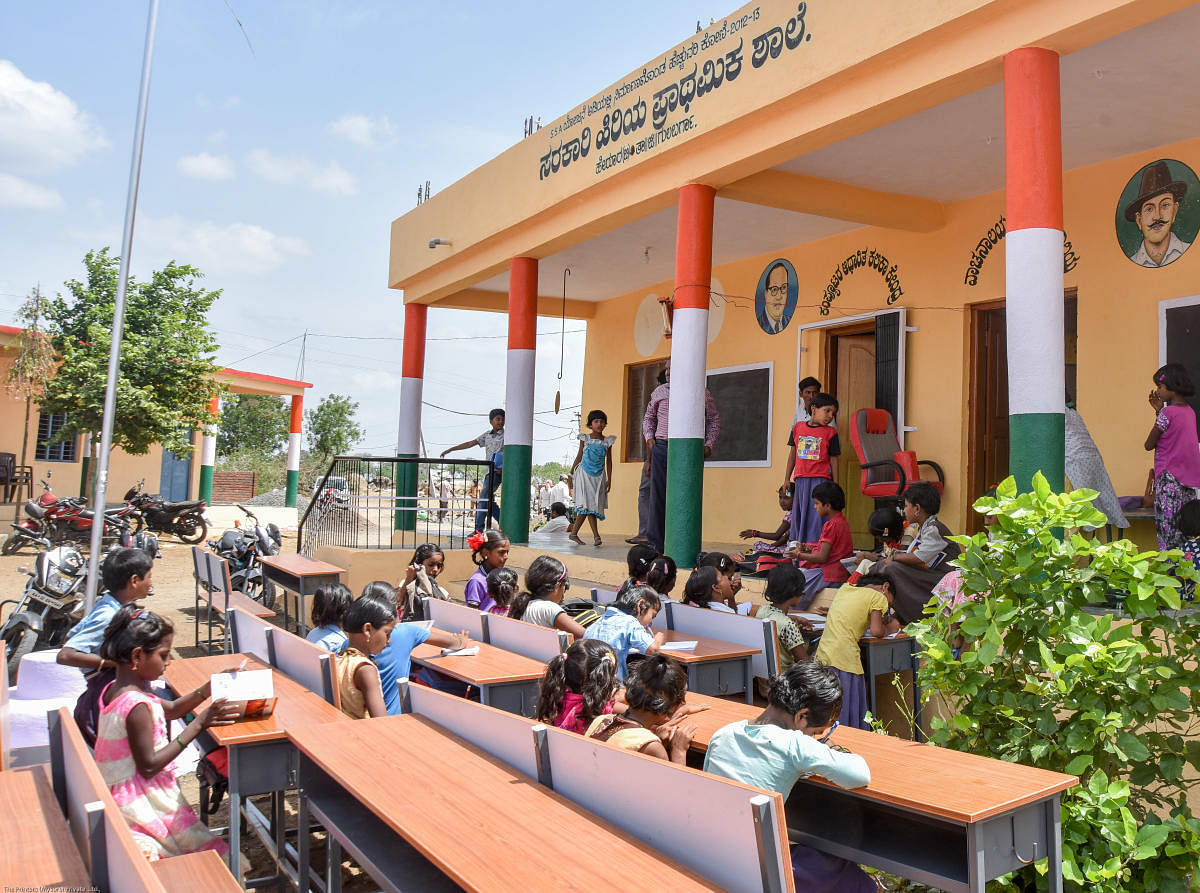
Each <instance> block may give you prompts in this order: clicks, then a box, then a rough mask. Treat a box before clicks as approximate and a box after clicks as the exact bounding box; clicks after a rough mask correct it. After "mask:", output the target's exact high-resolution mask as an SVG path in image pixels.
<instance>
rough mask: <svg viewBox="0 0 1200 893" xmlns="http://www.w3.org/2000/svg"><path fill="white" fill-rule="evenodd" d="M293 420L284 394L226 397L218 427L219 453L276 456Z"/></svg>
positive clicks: (285, 439)
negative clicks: (283, 397)
mask: <svg viewBox="0 0 1200 893" xmlns="http://www.w3.org/2000/svg"><path fill="white" fill-rule="evenodd" d="M290 422H291V416H290V410H289V408H288V405H287V403H285V402H284V400H283V399H282V398H280V397H270V396H264V395H260V394H239V395H234V396H230V397H227V398H225V399H224V400H223V401H222V405H221V421H220V426H219V428H218V429H217V455H218V456H232V455H233V454H234V453H239V452H242V451H247V452H254V453H258V454H261V455H263V456H274V455H276V454H277V453H279V452H280V450H281V449H282V448H283V445H284V444H285V443H286V442H287V437H288V427H289V425H290Z"/></svg>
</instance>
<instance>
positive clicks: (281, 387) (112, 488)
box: [0, 326, 312, 506]
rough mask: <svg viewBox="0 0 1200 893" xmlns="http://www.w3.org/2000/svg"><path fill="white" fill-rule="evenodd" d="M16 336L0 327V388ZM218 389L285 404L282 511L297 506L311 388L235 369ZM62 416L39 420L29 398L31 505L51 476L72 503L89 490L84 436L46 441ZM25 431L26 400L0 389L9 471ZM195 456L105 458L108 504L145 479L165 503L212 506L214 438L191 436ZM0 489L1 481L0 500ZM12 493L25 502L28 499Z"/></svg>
mask: <svg viewBox="0 0 1200 893" xmlns="http://www.w3.org/2000/svg"><path fill="white" fill-rule="evenodd" d="M20 332H21V330H20V329H19V328H16V327H14V326H0V383H3V382H5V381H7V380H8V369H9V366H10V365H11V364H12V362H13V359H14V358H15V357H16V353H17V339H18V336H19V334H20ZM215 378H216V380H217V382H218V383H219V384H221V385H223V386H225V387H226V388H227V389H228V392H229V393H232V394H263V395H269V396H275V397H290V398H291V411H292V414H291V432H292V433H291V435H290V438H289V442H288V466H287V467H288V474H287V504H288V505H289V506H295V505H296V494H297V489H298V481H299V477H300V433H301V422H302V420H303V417H304V390H305V389H306V388H311V387H312V385H311V384H309V383H308V382H304V381H293V380H291V379H287V378H276V377H275V376H273V375H263V374H261V373H258V372H244V371H242V370H240V369H222V370H220V371H219V372H218V373H217V374H216V376H215ZM210 409H211V411H212V413H213V416H214V418H215V417H216V415H217V413H218V412H219V410H220V399H219V398H217V399H214V400H213V402H212V404H211V406H210ZM65 422H66V418H65V416H62V415H58V414H54V413H43V412H41V411H40V410H39V409H38V406H37V399H36V398H35V399H34V402H33V405H32V407H31V408H30V413H29V427H28V450H27V456H26V460H25V461H26V467H27V468H29V469H30V471H31V474H30V478H31V483H32V492H33V496H34V498H36V497H37V496H38V494H39V493H40V492H41V488H40V486H39V484H38V482H39V481H40V480H42V479H44V478H46V477H47V473H48V472H49V473H50V485H51V486H52V487H53V488H54V492H55V493H56V494H58V495H59V496H78V495H79V494H80V493H82V492H84V490H85V487H90V483H88V481H89V471H88V468H89V462H90V457H89V455H88V446H89V444H88V442H87V439H86V438H85V437H83V436H76V437H75V438H74V439H70V440H64V441H58V442H52V438H53V437H54V435H55V434H57V433H58V431H59V430H60V429H61V428H62V426H63V425H64V424H65ZM24 429H25V400H24V399H23V398H22V397H20V396H19V395H17V394H15V393H13V392H12V391H9V390H6V389H0V455H3V454H5V453H10V454H12V456H13V457H14V461H15V464H20V461H21V444H22V440H23V439H24V438H23V431H24ZM192 443H193V446H194V447H195V451H194V452H193V453H192V454H191V455H188V456H177V455H175V454H174V453H172V452H171V451H170V450H168V449H165V448H164V447H162V446H160V445H155V446H154V447H152V448H151V449H150V452H148V453H146V454H145V455H141V456H135V455H131V454H129V453H126V452H125V451H124V450H122V449H120V448H119V447H118V448H115V449H114V450H113V451H112V455H111V456H110V458H109V482H110V483H109V488H108V496H109V501H112V500H117V499H119V498H120V496H121V494H123V493H124V492H125V491H126V490H128V489H129V488H130V487H132V486H133V485H134V484H136V483H137V482H138V481H140V480H142V479H145V481H146V485H145V486H146V492H148V493H161V494H162V497H163V498H164V499H166V500H168V501H182V500H187V499H203V500H204V501H206V502H211V501H212V482H213V467H214V465H215V464H216V455H217V438H216V431H215V430H213V431H210V432H202V431H197V432H194V433H193V435H192ZM3 488H4V484H3V483H2V482H0V495H3ZM29 492H30V491H29V489H28V488H23V489H22V490H21V494H20V495H18V494H15V493H14V494H12V495H13V496H14V500H7V501H18V502H19V501H23V500H24V499H25V498H26V497H27V496H28V494H29Z"/></svg>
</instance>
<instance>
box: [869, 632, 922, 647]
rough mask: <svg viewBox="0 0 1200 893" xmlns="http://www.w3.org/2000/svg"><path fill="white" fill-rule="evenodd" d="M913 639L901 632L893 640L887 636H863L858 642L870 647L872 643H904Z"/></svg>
mask: <svg viewBox="0 0 1200 893" xmlns="http://www.w3.org/2000/svg"><path fill="white" fill-rule="evenodd" d="M911 638H912V636H910V635H909V634H908V633H906V632H904V630H901V631H900V632H898V633H896V635H894V636H892V637H891V638H889V637H887V636H863V637H861V638H860V639H859V640H858V641H860V642H862V643H863V644H866V645H870V644H871V643H872V642H895V641H896V640H900V641H904V640H906V639H911Z"/></svg>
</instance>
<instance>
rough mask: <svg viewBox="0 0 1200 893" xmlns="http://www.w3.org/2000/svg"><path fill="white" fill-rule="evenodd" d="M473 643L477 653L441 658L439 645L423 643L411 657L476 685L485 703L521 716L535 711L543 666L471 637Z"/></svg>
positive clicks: (429, 666)
mask: <svg viewBox="0 0 1200 893" xmlns="http://www.w3.org/2000/svg"><path fill="white" fill-rule="evenodd" d="M475 646H479V653H478V654H475V655H470V656H464V657H442V649H441V648H439V647H438V646H436V645H430V644H428V643H426V644H424V645H418V646H417V647H416V648H414V649H413V652H412V660H413V663H417V664H420V665H421V666H423V667H428V668H429V669H431V670H437V671H438V672H439V673H445V674H446V675H447V676H450V677H451V678H453V679H457V680H459V681H460V682H465V683H467V684H468V685H473V686H475V687H476V688H478V689H479V700H480V701H482V702H483V703H484V704H488V705H490V706H492V707H496V708H498V709H500V710H505V711H507V712H509V713H517V714H519V715H521V716H533V715H534V714H535V713H536V712H537V699H538V683H539V682H540V681H541V678H542V676H544V675H545V673H546V665H545V664H544V663H542V662H540V661H536V660H533V659H532V658H529V657H525V656H524V655H520V654H514V653H513V652H511V651H505V650H504V649H503V648H497V647H496V646H495V645H489V644H487V643H486V642H477V641H475V640H474V639H472V640H471V647H475Z"/></svg>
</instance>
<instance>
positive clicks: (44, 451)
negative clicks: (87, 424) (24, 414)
mask: <svg viewBox="0 0 1200 893" xmlns="http://www.w3.org/2000/svg"><path fill="white" fill-rule="evenodd" d="M66 423H67V417H66V415H65V414H64V413H61V412H51V413H45V412H42V413H38V435H37V447H36V449H35V450H34V458H35V459H37V460H38V461H39V462H74V461H75V444H76V442H77V441H78V440H79V438H78V437H70V438H68V439H66V440H62V441H55V442H53V443H51V441H52V440H53V438H54V436H55V435H56V434H58V432H59V431H61V430H62V427H63V426H64V425H65V424H66Z"/></svg>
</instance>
